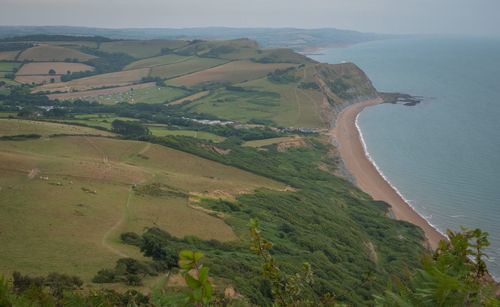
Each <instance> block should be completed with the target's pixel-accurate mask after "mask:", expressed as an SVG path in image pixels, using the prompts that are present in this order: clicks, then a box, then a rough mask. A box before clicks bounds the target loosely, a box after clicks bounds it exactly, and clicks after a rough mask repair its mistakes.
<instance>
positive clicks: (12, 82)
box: [0, 73, 19, 85]
mask: <svg viewBox="0 0 500 307" xmlns="http://www.w3.org/2000/svg"><path fill="white" fill-rule="evenodd" d="M2 76H3V75H2V73H0V81H3V82H5V83H6V84H8V85H19V83H17V82H16V81H14V80H11V79H7V78H2Z"/></svg>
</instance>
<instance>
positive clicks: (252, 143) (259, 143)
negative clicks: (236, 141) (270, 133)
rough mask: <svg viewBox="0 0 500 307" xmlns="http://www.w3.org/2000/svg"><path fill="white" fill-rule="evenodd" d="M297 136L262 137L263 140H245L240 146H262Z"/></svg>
mask: <svg viewBox="0 0 500 307" xmlns="http://www.w3.org/2000/svg"><path fill="white" fill-rule="evenodd" d="M297 139H298V137H297V136H284V137H279V138H271V139H263V140H255V141H247V142H245V143H243V144H242V146H246V147H263V146H268V145H273V144H279V143H283V142H288V141H294V140H297Z"/></svg>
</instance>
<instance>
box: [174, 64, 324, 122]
mask: <svg viewBox="0 0 500 307" xmlns="http://www.w3.org/2000/svg"><path fill="white" fill-rule="evenodd" d="M294 74H295V77H296V78H297V79H296V80H295V81H291V82H282V83H276V82H271V81H270V80H269V79H268V78H267V77H264V78H260V79H257V80H252V81H248V82H244V83H240V84H236V86H237V87H240V88H242V90H237V89H233V90H229V89H224V90H222V89H219V90H216V91H213V92H212V93H211V94H210V95H209V96H206V97H203V98H201V99H199V100H197V101H194V102H192V103H189V104H187V105H185V106H184V108H185V109H186V110H192V111H196V112H200V113H207V114H213V115H216V116H218V117H221V118H225V119H229V120H236V121H240V122H248V121H250V120H252V119H258V120H270V121H272V122H274V123H275V124H276V125H278V126H282V127H301V128H323V127H326V126H327V120H326V119H325V118H324V115H323V114H322V112H321V107H322V106H321V104H322V102H323V94H322V93H321V92H320V91H319V90H316V89H302V88H300V87H299V82H302V80H304V81H306V80H307V81H309V80H310V75H311V74H312V72H311V69H310V67H309V66H305V67H303V68H301V69H299V70H297V71H295V72H294Z"/></svg>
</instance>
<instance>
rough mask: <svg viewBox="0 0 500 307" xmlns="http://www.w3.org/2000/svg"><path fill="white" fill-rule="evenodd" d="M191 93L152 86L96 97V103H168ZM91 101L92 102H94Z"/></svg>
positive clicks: (173, 88) (179, 89)
mask: <svg viewBox="0 0 500 307" xmlns="http://www.w3.org/2000/svg"><path fill="white" fill-rule="evenodd" d="M188 94H189V92H188V91H186V90H184V89H181V88H178V87H170V86H168V87H167V86H162V87H159V86H152V87H148V88H141V89H134V90H132V91H127V92H123V93H111V94H105V95H98V96H96V97H94V99H95V101H97V102H99V103H102V104H110V103H111V104H113V103H119V102H127V103H168V102H169V101H172V100H176V99H179V98H180V97H184V96H186V95H188ZM94 99H91V100H94Z"/></svg>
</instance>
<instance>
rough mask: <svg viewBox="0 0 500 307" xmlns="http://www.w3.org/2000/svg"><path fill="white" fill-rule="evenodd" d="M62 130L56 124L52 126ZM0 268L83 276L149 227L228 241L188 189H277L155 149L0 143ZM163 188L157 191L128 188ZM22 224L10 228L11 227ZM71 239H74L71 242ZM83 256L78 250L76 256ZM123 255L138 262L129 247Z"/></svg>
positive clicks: (63, 141) (125, 144) (229, 235)
mask: <svg viewBox="0 0 500 307" xmlns="http://www.w3.org/2000/svg"><path fill="white" fill-rule="evenodd" d="M59 126H62V125H59ZM0 156H1V159H0V161H1V162H0V172H1V173H2V176H0V177H1V178H2V179H1V183H0V186H2V187H8V188H6V189H5V190H3V192H2V193H3V195H4V197H3V201H2V203H3V204H4V205H5V206H2V214H1V218H0V219H1V220H2V221H1V223H0V224H1V225H3V226H2V246H3V249H2V250H3V252H2V255H3V256H2V261H0V271H1V272H3V273H5V274H8V273H9V272H10V271H11V270H14V269H16V270H22V271H24V272H27V273H36V274H41V273H47V272H50V271H54V270H57V271H64V272H67V273H71V274H77V275H80V276H82V277H84V278H86V279H87V280H88V279H90V277H92V276H93V275H94V274H95V273H96V272H97V271H98V270H99V269H101V268H103V267H107V266H110V265H112V263H113V262H114V261H115V260H117V259H118V258H119V257H123V256H124V255H128V253H129V252H130V248H129V247H127V246H123V245H122V244H120V243H119V242H118V241H117V237H118V236H119V234H120V233H121V232H125V231H136V232H141V231H142V229H143V228H144V227H148V226H151V225H157V226H159V227H161V228H163V229H166V230H168V231H169V232H171V233H172V234H174V235H176V236H180V237H182V236H185V235H195V236H198V237H200V238H203V239H217V240H220V241H226V240H234V239H236V236H235V235H234V233H233V231H232V230H231V228H230V227H229V226H227V225H226V224H225V223H224V221H223V219H221V218H217V217H213V216H211V215H209V214H207V213H205V212H204V211H201V210H197V209H195V208H194V207H192V206H191V205H190V202H189V194H190V193H202V192H204V193H211V192H213V191H224V192H225V193H227V194H228V195H238V194H239V193H242V192H250V191H252V190H253V189H255V188H258V187H263V186H266V187H268V188H276V189H279V188H283V185H282V184H279V183H276V182H274V181H272V180H269V179H265V178H262V177H259V176H255V175H252V174H250V173H247V172H243V171H240V170H238V169H235V168H232V167H228V166H223V165H221V164H218V163H215V162H211V161H208V160H204V159H201V158H197V157H195V156H193V155H190V154H186V153H182V152H179V151H176V150H171V149H168V148H165V147H161V146H158V145H151V144H148V143H142V142H135V141H120V140H114V139H106V138H92V137H58V138H50V139H48V140H34V141H23V142H16V141H2V142H1V143H0ZM151 183H159V184H162V189H164V190H162V191H163V192H161V193H159V195H156V194H152V195H147V194H145V195H142V194H140V193H134V192H133V191H132V185H134V184H135V185H139V186H142V185H144V186H146V185H148V184H151ZM19 223H21V224H25V225H30V226H29V227H26V228H22V229H17V228H16V227H14V225H16V224H19ZM75 238H81V239H77V240H75ZM82 251H83V252H82ZM131 255H133V256H137V255H138V254H137V252H134V251H133V250H132V252H131Z"/></svg>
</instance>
